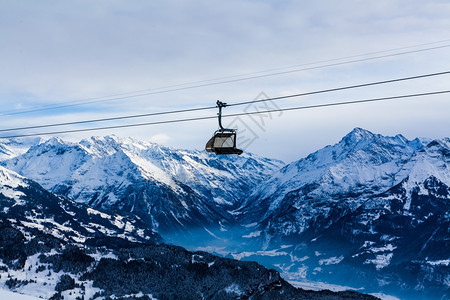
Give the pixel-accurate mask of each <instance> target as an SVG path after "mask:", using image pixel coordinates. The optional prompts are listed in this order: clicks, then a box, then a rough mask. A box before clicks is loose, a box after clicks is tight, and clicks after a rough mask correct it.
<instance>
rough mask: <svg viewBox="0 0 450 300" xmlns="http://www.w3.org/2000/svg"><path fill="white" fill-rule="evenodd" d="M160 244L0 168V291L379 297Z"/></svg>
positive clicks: (72, 295) (50, 295)
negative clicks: (314, 286) (302, 285)
mask: <svg viewBox="0 0 450 300" xmlns="http://www.w3.org/2000/svg"><path fill="white" fill-rule="evenodd" d="M159 241H160V237H159V236H158V235H157V234H156V233H154V232H153V231H151V230H150V229H149V228H148V227H147V226H146V224H145V223H144V222H142V220H140V219H139V218H137V217H133V216H121V215H118V214H111V213H108V212H101V211H98V210H95V209H92V208H90V207H88V206H86V205H84V204H77V203H75V202H73V201H71V200H68V199H64V198H61V197H57V196H55V195H54V194H52V193H49V192H48V191H46V190H44V189H43V188H42V187H41V186H40V185H39V184H37V183H36V182H33V181H32V180H29V179H26V178H24V177H22V176H20V175H18V174H17V173H15V172H12V171H10V170H7V169H5V168H3V167H0V290H4V289H7V290H10V291H14V292H16V293H21V294H26V295H32V296H34V297H36V298H44V299H86V300H87V299H123V300H125V299H204V298H206V299H236V298H238V299H248V298H257V299H284V298H285V297H287V298H288V299H321V298H325V297H326V298H329V299H368V300H372V299H375V298H374V297H371V296H367V295H362V294H358V293H353V292H340V293H334V292H330V291H321V292H308V291H304V290H301V289H296V288H294V287H293V286H291V285H289V284H288V283H287V282H286V281H285V280H283V279H282V278H281V277H280V274H279V273H278V272H277V271H275V270H268V269H266V268H264V267H263V266H261V265H259V264H257V263H253V262H239V261H236V260H230V259H224V258H220V257H217V256H213V255H211V254H209V253H205V252H195V253H194V252H189V251H187V250H185V249H183V248H181V247H176V246H170V245H165V244H161V243H158V242H159ZM1 294H2V295H7V297H13V298H14V299H15V298H16V296H15V294H11V293H8V294H5V293H3V292H2V293H1ZM8 299H9V298H8Z"/></svg>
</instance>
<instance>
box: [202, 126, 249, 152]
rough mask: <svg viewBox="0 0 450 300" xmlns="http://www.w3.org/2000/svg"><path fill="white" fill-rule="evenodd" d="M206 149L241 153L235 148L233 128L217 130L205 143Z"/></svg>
mask: <svg viewBox="0 0 450 300" xmlns="http://www.w3.org/2000/svg"><path fill="white" fill-rule="evenodd" d="M205 148H206V151H208V152H214V153H215V154H217V155H220V154H237V155H240V154H242V152H243V151H242V150H241V149H237V148H236V131H235V130H233V129H229V130H227V129H224V130H218V131H216V132H215V133H214V136H213V137H212V138H211V139H210V140H209V141H208V142H207V143H206V147H205Z"/></svg>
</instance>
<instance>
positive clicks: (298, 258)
mask: <svg viewBox="0 0 450 300" xmlns="http://www.w3.org/2000/svg"><path fill="white" fill-rule="evenodd" d="M238 213H239V214H240V215H242V216H243V217H242V223H244V224H247V225H246V226H247V227H248V228H249V232H247V233H246V235H245V237H246V238H247V240H253V241H254V242H258V243H260V245H262V248H263V249H265V250H266V251H269V250H272V251H274V253H278V254H279V255H278V256H277V259H276V260H275V259H273V260H272V262H275V261H276V262H275V263H276V264H278V267H279V269H280V270H283V271H284V272H285V274H286V275H288V274H290V275H288V276H292V277H293V278H294V279H298V278H299V277H300V278H304V279H305V278H306V279H309V280H323V281H328V282H334V283H341V284H345V283H348V282H353V283H354V284H355V285H356V286H357V285H363V286H365V287H366V288H369V289H370V288H373V289H374V290H376V289H377V288H382V289H383V291H387V292H393V293H394V294H397V295H400V296H402V297H408V298H409V299H411V297H419V298H420V297H431V298H433V297H441V296H444V297H449V296H450V292H449V282H450V266H449V262H450V252H449V251H448V249H450V247H449V246H450V231H449V230H450V229H449V228H450V139H448V138H446V139H440V140H424V139H422V140H421V139H415V140H412V141H409V140H407V139H406V138H404V137H403V136H401V135H397V136H395V137H386V136H382V135H379V134H373V133H371V132H369V131H366V130H363V129H360V128H355V129H354V130H353V131H352V132H350V133H349V134H348V135H346V136H345V137H344V138H343V139H342V140H341V141H340V142H339V143H337V144H336V145H333V146H327V147H325V148H323V149H321V150H319V151H317V152H315V153H312V154H311V155H309V156H307V157H306V158H303V159H300V160H298V161H296V162H293V163H291V164H289V165H287V166H285V167H283V168H282V169H281V170H280V171H279V172H277V173H276V174H275V175H273V176H272V177H271V179H270V180H269V181H268V182H266V183H265V184H264V185H261V186H259V187H258V188H256V189H255V190H254V192H253V195H252V197H249V200H248V201H247V202H246V203H245V204H244V205H243V207H241V208H240V209H239V210H238ZM248 256H249V255H247V257H248ZM256 256H257V255H254V256H253V257H252V258H253V259H255V258H256ZM282 257H284V258H282ZM356 286H355V287H356ZM402 293H405V294H402ZM408 293H409V294H408ZM418 295H419V296H418Z"/></svg>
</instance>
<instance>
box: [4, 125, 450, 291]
mask: <svg viewBox="0 0 450 300" xmlns="http://www.w3.org/2000/svg"><path fill="white" fill-rule="evenodd" d="M449 147H450V139H448V138H446V139H438V140H431V139H415V140H412V141H410V140H407V139H406V138H405V137H403V136H401V135H397V136H395V137H386V136H382V135H379V134H373V133H371V132H369V131H367V130H364V129H361V128H355V129H354V130H353V131H352V132H350V133H349V134H348V135H346V136H345V137H344V138H343V139H342V140H341V141H340V142H339V143H337V144H336V145H332V146H327V147H325V148H323V149H321V150H318V151H317V152H315V153H312V154H310V155H309V156H307V157H305V158H302V159H300V160H298V161H296V162H293V163H290V164H287V165H285V164H284V163H283V162H281V161H278V160H272V159H268V158H263V157H259V156H256V155H252V154H243V155H242V156H239V157H237V156H225V157H223V156H222V157H216V156H214V155H210V154H207V153H205V152H200V151H190V150H175V149H171V148H167V147H162V146H160V145H157V144H154V143H149V142H143V141H139V140H135V139H131V138H127V139H123V138H118V137H115V136H107V137H93V138H90V139H85V140H82V141H81V142H79V143H71V142H66V141H63V140H61V139H58V138H53V139H50V140H47V141H41V140H39V139H34V140H3V141H0V164H1V165H2V166H3V167H4V168H3V169H2V170H3V172H5V174H6V173H7V172H10V171H9V170H11V171H14V172H17V173H18V174H20V175H15V176H24V177H26V178H29V179H23V180H24V182H27V180H32V181H35V182H37V183H39V185H41V186H42V188H40V189H41V192H40V193H41V194H42V193H47V194H48V197H49V198H48V199H53V200H46V201H48V204H46V205H47V206H49V207H50V206H51V205H50V203H53V205H54V206H55V207H54V208H52V209H49V210H48V211H45V213H44V212H43V213H42V215H41V216H40V215H39V213H36V212H38V210H36V209H35V211H33V210H32V209H31V210H30V209H29V208H26V209H25V210H27V211H32V212H33V213H32V214H31V215H30V216H29V218H36V222H34V223H36V224H43V223H44V222H45V221H44V220H46V219H50V220H52V217H49V216H55V217H56V215H59V214H60V213H58V214H56V213H54V212H53V214H52V210H53V209H54V210H57V207H67V208H66V210H67V211H68V213H67V214H68V215H67V214H66V215H67V218H69V217H70V216H71V214H72V215H76V216H78V215H83V214H84V217H83V218H72V219H74V220H71V222H72V223H67V221H65V222H66V223H58V224H60V225H54V226H53V227H54V229H52V230H53V231H52V230H51V231H52V232H59V233H58V234H59V236H58V238H61V239H65V240H66V241H69V240H70V243H77V239H78V243H80V241H81V240H80V239H83V238H86V239H89V236H90V235H89V234H91V235H95V234H97V235H101V234H103V235H105V234H106V236H107V238H108V239H110V238H111V237H113V236H120V237H122V238H125V239H127V240H128V242H127V243H143V242H144V243H145V241H152V243H153V245H154V244H155V243H156V244H158V243H160V241H161V239H165V240H168V241H170V242H172V243H177V244H181V245H188V246H189V247H191V248H192V249H205V250H208V251H211V252H215V253H220V254H222V255H224V256H225V255H228V256H229V257H230V258H237V259H241V260H256V261H258V262H260V263H262V264H264V265H266V266H270V267H274V268H276V269H277V270H278V271H280V272H281V274H282V276H284V277H286V278H287V279H289V280H296V281H303V280H308V281H321V282H328V283H334V284H341V285H345V286H352V287H354V288H360V287H363V288H364V291H366V292H379V291H381V292H385V293H389V294H392V295H397V296H399V297H402V298H408V299H414V298H417V299H422V298H424V297H425V298H431V299H432V298H436V299H441V298H442V297H444V299H445V297H450V287H449V286H450V284H449V283H450V266H449V264H450V255H449V253H450V252H449V251H448V249H450V247H449V246H450V245H449V244H450V242H449V240H450V234H449V228H450V226H449V225H450V224H449V220H450V215H449V211H450V210H449V208H450V207H449V198H450V188H449V186H450V168H449V167H450V166H449V162H450V149H449ZM5 168H6V169H5ZM14 172H12V173H11V174H14ZM8 176H10V177H11V176H12V175H8ZM11 178H14V176H12V177H11ZM13 181H14V180H13ZM32 181H30V182H32ZM7 182H8V181H7V180H6V179H5V181H4V182H2V183H1V184H2V185H3V188H2V189H3V190H5V191H6V190H8V191H7V192H6V193H7V194H4V195H9V196H6V198H8V197H9V198H8V199H10V200H8V201H10V202H11V204H14V201H16V200H14V201H13V200H11V199H20V194H15V193H24V192H23V191H22V190H23V189H24V188H23V187H20V185H19V186H17V187H13V186H14V185H13V184H9V183H7ZM19 182H21V181H20V180H19ZM27 184H28V186H29V185H30V184H29V183H27ZM31 185H33V186H34V185H37V184H36V183H33V184H31ZM5 186H6V187H11V188H5ZM44 189H45V190H44ZM3 190H0V193H1V192H2V191H3ZM47 191H48V192H47ZM8 193H10V194H8ZM36 193H37V192H36ZM32 194H33V193H32ZM33 195H34V194H33ZM33 197H34V196H33ZM33 197H31V198H30V200H29V201H28V202H30V203H31V202H32V200H31V199H32V198H33ZM6 198H5V199H6ZM5 201H6V200H5ZM17 201H19V202H20V200H17ZM41 201H44V200H42V199H41ZM28 202H27V203H28ZM44 202H45V201H44ZM5 203H6V202H5ZM45 203H47V202H45ZM55 203H58V204H57V205H56V204H55ZM8 205H9V204H8ZM27 205H29V204H27ZM10 206H11V205H10ZM16 206H17V208H16V209H17V213H16V215H14V219H16V218H17V220H21V222H22V219H20V218H22V217H21V216H20V210H21V209H22V211H23V209H24V208H20V206H18V204H15V206H14V205H12V206H11V207H10V208H9V206H5V208H3V212H4V214H6V215H10V214H12V213H13V212H14V211H15V210H14V207H16ZM41 206H42V205H41ZM43 207H46V206H45V205H44V206H43ZM77 209H81V210H85V211H86V212H84V213H81V212H76V213H71V212H73V211H75V210H77ZM89 210H91V211H89ZM92 211H96V212H97V211H98V212H101V213H102V214H106V215H108V216H109V217H107V218H106V219H108V220H110V221H108V222H109V223H108V226H106V225H102V226H104V227H105V228H103V227H98V226H94V225H92V224H97V223H98V222H100V221H101V220H100V219H99V220H94V221H90V220H89V221H87V219H86V218H88V217H90V218H92V217H94V216H98V215H99V214H100V213H98V214H97V213H91V212H92ZM62 214H63V215H64V212H62ZM100 216H101V215H100ZM119 216H120V217H119ZM85 217H86V218H85ZM104 219H105V218H102V220H104ZM119 219H120V220H122V221H121V222H122V223H123V222H125V221H123V220H127V222H128V223H127V224H131V225H132V227H133V228H134V229H130V230H131V231H130V232H128V231H126V230H124V228H127V227H126V226H124V225H120V226H118V224H119V223H120V222H118V221H117V220H119ZM38 220H41V221H38ZM62 220H64V218H63V219H62ZM23 221H24V222H28V223H32V222H30V220H28V221H27V220H25V219H23ZM28 223H27V224H28ZM45 224H46V225H45V226H41V227H42V228H45V227H47V223H45ZM49 224H52V222H49ZM69 225H70V226H69ZM116 225H117V226H116ZM131 225H130V226H131ZM11 226H12V225H11ZM61 226H63V227H64V226H65V227H64V228H66V227H67V228H72V226H74V228H77V229H74V232H72V233H71V234H69V233H68V232H66V233H63V231H62V230H61ZM121 226H122V227H121ZM53 227H52V226H50V228H53ZM42 228H37V229H42ZM128 228H131V227H128ZM58 230H59V231H58ZM93 230H94V231H95V230H97V231H95V233H94V232H92V231H93ZM160 235H161V236H162V238H161V237H160ZM143 240H145V241H143ZM202 255H203V254H202ZM205 255H206V254H205Z"/></svg>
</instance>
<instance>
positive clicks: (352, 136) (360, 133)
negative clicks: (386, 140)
mask: <svg viewBox="0 0 450 300" xmlns="http://www.w3.org/2000/svg"><path fill="white" fill-rule="evenodd" d="M374 136H375V134H373V133H372V132H370V131H368V130H366V129H363V128H360V127H355V128H354V129H353V130H352V131H350V132H349V133H348V134H347V135H346V136H344V138H343V139H342V140H343V141H347V142H350V143H358V142H360V141H363V140H370V139H372V138H373V137H374Z"/></svg>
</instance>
